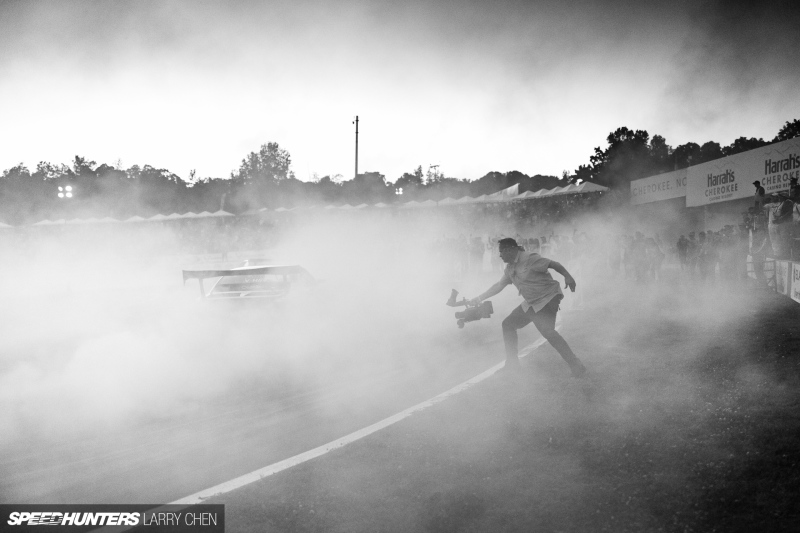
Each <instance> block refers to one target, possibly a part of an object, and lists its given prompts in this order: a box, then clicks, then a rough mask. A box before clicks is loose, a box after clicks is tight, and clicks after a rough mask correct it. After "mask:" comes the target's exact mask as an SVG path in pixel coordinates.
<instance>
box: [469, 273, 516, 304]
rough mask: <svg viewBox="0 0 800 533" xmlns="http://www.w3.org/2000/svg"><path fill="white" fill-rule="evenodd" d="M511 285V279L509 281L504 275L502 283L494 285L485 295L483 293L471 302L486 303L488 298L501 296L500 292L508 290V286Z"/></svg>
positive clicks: (501, 279)
mask: <svg viewBox="0 0 800 533" xmlns="http://www.w3.org/2000/svg"><path fill="white" fill-rule="evenodd" d="M510 283H511V280H510V279H508V276H506V275H505V274H503V277H502V278H500V281H498V282H497V283H495V284H494V285H492V286H491V287H489V288H488V289H487V290H486V292H484V293H482V294H481V295H479V296H476V297H475V298H473V299H472V300H470V302H473V303H481V302H482V301H484V300H485V299H487V298H491V297H492V296H494V295H495V294H499V293H500V291H502V290H503V289H505V288H506V285H509V284H510Z"/></svg>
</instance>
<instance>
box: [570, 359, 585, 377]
mask: <svg viewBox="0 0 800 533" xmlns="http://www.w3.org/2000/svg"><path fill="white" fill-rule="evenodd" d="M585 375H586V367H585V366H583V363H578V364H577V365H575V366H573V367H572V377H573V378H582V377H583V376H585Z"/></svg>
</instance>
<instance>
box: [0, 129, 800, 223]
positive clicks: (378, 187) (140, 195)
mask: <svg viewBox="0 0 800 533" xmlns="http://www.w3.org/2000/svg"><path fill="white" fill-rule="evenodd" d="M797 136H800V120H797V119H795V120H794V121H792V122H786V124H785V125H784V126H783V127H782V128H781V129H780V131H779V132H778V134H777V135H776V136H775V138H774V139H772V141H764V140H763V139H756V138H745V137H740V138H738V139H736V140H735V141H734V142H733V143H732V144H731V145H729V146H721V145H720V144H719V143H716V142H713V141H709V142H706V143H704V144H702V145H699V144H697V143H692V142H690V143H686V144H683V145H680V146H678V147H675V148H672V147H671V146H669V145H668V144H667V142H666V140H665V139H664V138H663V137H662V136H660V135H654V136H653V137H652V138H651V137H650V136H649V134H648V132H647V131H644V130H635V131H634V130H630V129H628V128H626V127H621V128H618V129H617V130H615V131H614V132H612V133H610V134H609V135H608V137H607V139H606V140H607V142H608V146H607V148H605V149H601V148H600V147H597V148H595V150H594V154H592V155H591V156H590V158H589V164H588V165H581V166H579V167H578V169H576V170H575V171H574V172H572V173H571V172H569V171H564V172H563V173H562V175H561V176H560V177H556V176H546V175H538V174H537V175H534V176H528V175H526V174H524V173H522V172H518V171H509V172H497V171H492V172H489V173H487V174H486V175H484V176H483V177H481V178H479V179H477V180H466V179H459V178H454V177H447V176H445V175H444V174H443V173H442V172H440V171H439V169H438V168H434V167H430V168H428V169H427V170H423V168H422V166H421V165H420V166H418V167H417V168H416V169H413V170H411V171H410V172H405V173H403V175H402V176H399V177H398V178H397V179H396V180H395V181H394V182H393V183H392V182H389V181H387V179H386V176H384V175H383V174H381V173H380V172H365V173H362V174H359V175H358V176H355V177H354V178H353V179H350V180H343V179H342V177H341V176H323V177H316V176H315V179H314V180H313V181H308V182H304V181H300V180H298V179H297V178H296V177H295V176H294V173H293V172H292V171H291V168H290V167H291V156H290V154H289V152H288V151H286V150H285V149H283V148H281V147H280V146H279V145H278V143H275V142H270V143H267V144H264V145H262V146H261V147H260V148H259V150H258V151H257V152H251V153H249V154H247V156H245V157H244V159H242V162H241V164H240V165H239V168H238V169H236V170H234V171H233V172H231V175H230V177H228V178H198V177H197V176H196V174H195V172H194V171H192V172H190V175H189V177H188V178H181V177H180V176H178V175H176V174H174V173H173V172H170V171H169V170H167V169H160V168H155V167H152V166H150V165H144V166H142V167H140V166H138V165H133V166H131V167H129V168H127V169H123V168H121V165H119V164H117V165H109V164H105V163H103V164H99V165H98V164H97V163H96V162H95V161H90V160H88V159H86V158H85V157H81V156H75V158H74V159H73V161H72V162H71V164H70V165H65V164H53V163H49V162H44V161H43V162H40V163H39V164H38V165H37V166H36V168H35V169H34V170H32V171H31V170H30V169H28V168H27V167H26V166H25V165H24V164H21V163H20V164H19V165H16V166H14V167H12V168H10V169H7V170H4V171H3V173H2V175H1V176H0V213H2V214H1V215H0V220H2V221H4V222H6V223H9V224H13V225H18V224H29V223H32V222H36V221H38V220H43V219H45V218H49V219H59V218H73V217H78V218H88V217H94V218H102V217H113V218H117V219H124V218H129V217H131V216H133V215H139V216H151V215H153V214H156V213H162V214H169V213H175V212H177V213H185V212H187V211H194V212H200V211H217V210H218V209H225V210H227V211H230V212H233V213H242V212H244V211H247V210H249V209H254V208H261V207H267V208H272V209H275V208H277V207H281V206H283V207H294V206H300V205H305V206H308V205H328V204H342V203H348V204H350V205H359V204H362V203H367V204H374V203H378V202H383V203H392V202H395V201H397V200H401V201H404V202H405V201H409V200H418V201H422V200H428V199H433V200H441V199H443V198H445V197H451V198H460V197H463V196H473V197H475V196H480V195H482V194H491V193H494V192H497V191H499V190H502V189H504V188H507V187H510V186H512V185H516V184H518V185H519V190H520V192H524V191H528V190H531V191H536V190H539V189H542V188H547V189H551V188H553V187H555V186H563V185H566V184H567V183H575V182H577V181H579V180H585V181H590V182H593V183H597V184H600V185H604V186H607V187H611V188H613V189H618V190H620V191H621V192H623V193H626V192H627V191H628V189H629V182H630V181H631V180H635V179H640V178H643V177H647V176H650V175H654V174H659V173H662V172H668V171H671V170H676V169H679V168H685V167H687V166H691V165H696V164H699V163H703V162H706V161H711V160H713V159H718V158H720V157H725V156H728V155H732V154H736V153H740V152H743V151H746V150H751V149H753V148H758V147H760V146H764V145H766V144H770V143H771V142H778V141H782V140H786V139H790V138H793V137H797ZM68 186H69V187H72V190H73V191H74V194H73V197H72V198H66V197H64V198H61V197H59V196H58V192H59V187H61V188H62V190H64V189H65V188H66V187H68Z"/></svg>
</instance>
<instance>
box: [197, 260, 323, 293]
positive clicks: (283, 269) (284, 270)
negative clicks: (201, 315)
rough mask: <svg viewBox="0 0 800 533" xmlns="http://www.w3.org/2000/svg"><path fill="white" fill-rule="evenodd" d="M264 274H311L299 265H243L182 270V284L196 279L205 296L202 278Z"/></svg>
mask: <svg viewBox="0 0 800 533" xmlns="http://www.w3.org/2000/svg"><path fill="white" fill-rule="evenodd" d="M265 274H277V275H279V276H281V275H282V276H286V275H291V274H304V275H306V276H309V277H310V276H311V274H309V273H308V271H307V270H306V269H305V268H303V267H301V266H299V265H268V266H243V267H236V268H227V269H215V270H184V271H183V284H184V285H185V284H186V280H187V279H196V280H198V281H199V282H200V283H199V285H200V296H201V297H203V298H205V297H206V291H205V289H204V288H203V280H204V279H207V278H222V277H225V276H246V275H249V276H261V275H265Z"/></svg>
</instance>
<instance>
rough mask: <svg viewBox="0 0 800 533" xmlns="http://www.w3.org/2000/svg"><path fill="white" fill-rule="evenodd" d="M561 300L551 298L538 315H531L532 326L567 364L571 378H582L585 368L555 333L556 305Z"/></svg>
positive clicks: (556, 332) (558, 334)
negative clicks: (570, 371)
mask: <svg viewBox="0 0 800 533" xmlns="http://www.w3.org/2000/svg"><path fill="white" fill-rule="evenodd" d="M560 300H561V298H558V297H556V298H553V299H552V300H550V301H549V302H548V303H547V305H546V306H544V308H542V309H540V310H539V312H538V313H535V314H534V315H533V319H532V322H533V325H534V326H536V329H538V330H539V333H541V334H542V337H544V338H545V339H547V342H549V343H550V345H551V346H552V347H553V348H555V349H556V351H558V353H559V354H560V355H561V357H562V358H563V359H564V361H566V362H567V364H568V365H569V367H570V369H571V370H572V375H573V376H577V377H579V376H582V375H583V374H585V373H586V367H584V366H583V363H581V362H580V360H579V359H578V358H577V357H576V356H575V354H574V353H573V352H572V348H570V347H569V344H567V341H565V340H564V337H562V336H561V334H560V333H559V332H558V331H556V314H557V313H558V303H559V301H560Z"/></svg>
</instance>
